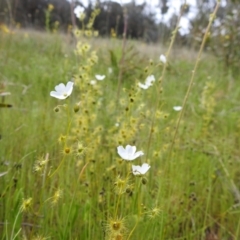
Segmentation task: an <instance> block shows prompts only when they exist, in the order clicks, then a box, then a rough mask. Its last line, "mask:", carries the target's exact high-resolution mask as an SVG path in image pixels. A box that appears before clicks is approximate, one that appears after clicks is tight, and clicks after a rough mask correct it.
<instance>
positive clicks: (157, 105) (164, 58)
mask: <svg viewBox="0 0 240 240" xmlns="http://www.w3.org/2000/svg"><path fill="white" fill-rule="evenodd" d="M185 4H186V0H185V2H184V6H185ZM183 10H184V7H183V8H182V9H181V12H180V15H179V17H178V21H177V24H176V28H175V29H174V31H173V32H172V37H171V41H170V44H169V47H168V50H167V53H166V56H164V55H161V56H160V61H161V62H162V63H163V70H162V74H161V76H160V78H159V92H158V93H157V100H156V106H155V109H154V111H153V115H152V123H151V128H150V133H149V138H148V143H147V156H146V158H148V153H149V148H150V144H151V140H152V129H153V128H154V125H155V120H156V119H155V112H156V110H157V109H158V107H159V98H160V95H159V93H160V92H161V87H162V82H163V79H164V76H165V72H166V69H167V62H168V59H169V55H170V52H171V50H172V47H173V44H174V41H175V39H176V36H177V32H178V29H179V24H180V20H181V18H182V15H183Z"/></svg>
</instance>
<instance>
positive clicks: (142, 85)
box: [138, 82, 149, 89]
mask: <svg viewBox="0 0 240 240" xmlns="http://www.w3.org/2000/svg"><path fill="white" fill-rule="evenodd" d="M138 86H139V87H140V88H142V89H148V88H149V85H146V84H142V83H140V82H139V83H138Z"/></svg>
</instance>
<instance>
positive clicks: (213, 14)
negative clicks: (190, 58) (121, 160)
mask: <svg viewBox="0 0 240 240" xmlns="http://www.w3.org/2000/svg"><path fill="white" fill-rule="evenodd" d="M219 6H220V2H219V1H218V2H217V4H216V7H215V9H214V11H213V13H212V14H211V16H210V19H209V23H208V26H207V29H206V32H205V34H204V37H203V40H202V43H201V47H200V49H199V52H198V56H197V61H196V63H195V66H194V69H193V71H192V76H191V79H190V83H189V85H188V89H187V93H186V95H185V97H184V100H183V104H182V110H181V111H180V114H179V117H178V120H177V125H176V129H175V132H174V136H173V140H172V142H171V145H170V150H169V159H170V157H171V154H172V149H173V146H174V143H175V140H176V136H177V133H178V128H179V124H180V121H181V119H182V117H183V113H184V109H185V106H186V102H187V100H188V97H189V94H190V92H191V90H192V86H193V80H194V77H195V73H196V70H197V68H198V64H199V62H200V58H201V56H202V52H203V48H204V46H205V43H206V41H207V38H208V33H209V30H210V27H211V26H212V23H213V20H214V17H215V16H216V13H217V10H218V8H219Z"/></svg>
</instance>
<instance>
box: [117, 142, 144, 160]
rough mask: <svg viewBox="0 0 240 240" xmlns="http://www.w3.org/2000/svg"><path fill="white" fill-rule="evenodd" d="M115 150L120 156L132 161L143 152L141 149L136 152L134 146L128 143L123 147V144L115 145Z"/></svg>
mask: <svg viewBox="0 0 240 240" xmlns="http://www.w3.org/2000/svg"><path fill="white" fill-rule="evenodd" d="M117 151H118V154H119V155H120V157H121V158H122V159H124V160H127V161H132V160H134V159H136V158H138V157H139V156H142V155H143V154H144V153H143V152H142V151H139V152H136V147H135V146H130V145H127V146H126V148H125V149H124V148H123V146H119V147H117Z"/></svg>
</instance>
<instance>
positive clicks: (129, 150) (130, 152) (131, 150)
mask: <svg viewBox="0 0 240 240" xmlns="http://www.w3.org/2000/svg"><path fill="white" fill-rule="evenodd" d="M136 149H137V148H136V147H135V146H131V145H127V146H126V152H127V153H128V155H129V156H133V154H134V153H135V152H136Z"/></svg>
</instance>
